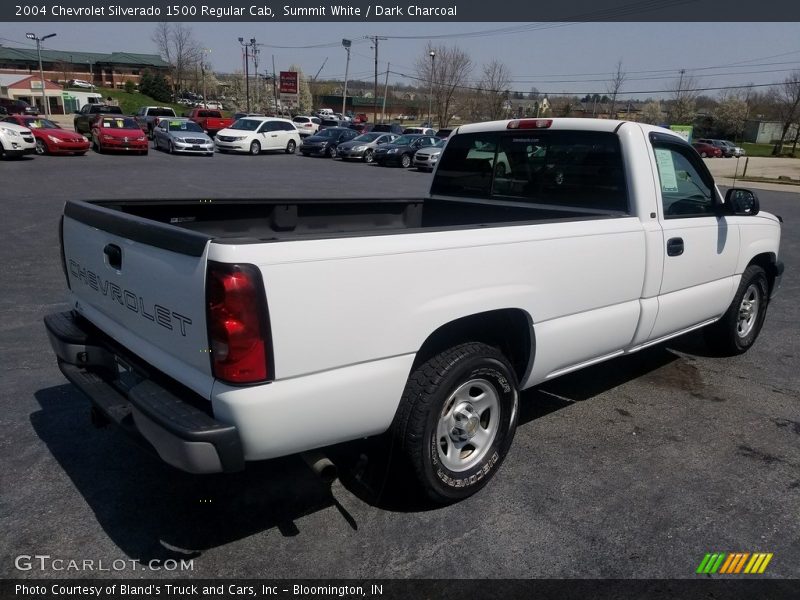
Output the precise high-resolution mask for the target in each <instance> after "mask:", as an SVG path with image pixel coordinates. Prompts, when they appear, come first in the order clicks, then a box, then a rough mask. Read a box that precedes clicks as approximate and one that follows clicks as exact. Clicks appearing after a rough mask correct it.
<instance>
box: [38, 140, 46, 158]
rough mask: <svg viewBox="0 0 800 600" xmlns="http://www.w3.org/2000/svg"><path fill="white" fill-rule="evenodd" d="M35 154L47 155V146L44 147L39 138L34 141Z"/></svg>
mask: <svg viewBox="0 0 800 600" xmlns="http://www.w3.org/2000/svg"><path fill="white" fill-rule="evenodd" d="M36 154H39V155H42V154H47V146H45V145H44V140H43V139H41V138H40V139H37V140H36Z"/></svg>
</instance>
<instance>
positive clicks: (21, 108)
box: [0, 98, 39, 117]
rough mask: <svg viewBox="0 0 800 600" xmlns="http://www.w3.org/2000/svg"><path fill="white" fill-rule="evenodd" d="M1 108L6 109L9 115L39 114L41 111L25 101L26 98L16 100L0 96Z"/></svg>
mask: <svg viewBox="0 0 800 600" xmlns="http://www.w3.org/2000/svg"><path fill="white" fill-rule="evenodd" d="M0 108H4V109H6V114H9V115H33V116H34V117H35V116H38V114H39V111H38V110H37V109H36V108H34V107H33V106H31V105H30V104H28V103H27V102H25V101H24V100H14V99H13V98H0Z"/></svg>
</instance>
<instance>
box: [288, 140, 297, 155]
mask: <svg viewBox="0 0 800 600" xmlns="http://www.w3.org/2000/svg"><path fill="white" fill-rule="evenodd" d="M295 150H297V144H296V143H295V141H294V140H289V143H288V144H286V154H294V151H295Z"/></svg>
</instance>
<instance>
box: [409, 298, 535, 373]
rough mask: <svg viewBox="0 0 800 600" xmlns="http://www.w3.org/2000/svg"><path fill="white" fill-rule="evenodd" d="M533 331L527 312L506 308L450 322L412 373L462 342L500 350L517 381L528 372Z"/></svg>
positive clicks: (421, 352) (422, 350)
mask: <svg viewBox="0 0 800 600" xmlns="http://www.w3.org/2000/svg"><path fill="white" fill-rule="evenodd" d="M532 334H533V330H532V327H531V319H530V316H529V315H528V313H526V312H525V311H523V310H521V309H518V308H506V309H500V310H492V311H488V312H483V313H477V314H474V315H469V316H467V317H462V318H460V319H456V320H455V321H451V322H449V323H446V324H445V325H442V326H441V327H439V328H438V329H437V330H436V331H434V332H433V333H432V334H431V335H429V336H428V338H427V339H426V340H425V342H424V343H423V344H422V347H421V348H420V349H419V351H418V352H417V356H416V358H415V359H414V366H413V367H412V370H413V369H415V368H416V367H417V366H419V365H421V364H422V363H424V362H425V361H427V360H428V359H430V358H432V357H434V356H436V355H437V354H439V353H440V352H443V351H444V350H447V349H448V348H452V347H453V346H456V345H458V344H461V343H463V342H483V343H485V344H488V345H490V346H494V347H495V348H498V349H499V350H500V351H501V352H502V353H503V354H504V355H505V357H506V358H507V359H508V360H509V362H510V363H511V365H512V367H514V372H515V373H516V375H517V380H518V381H520V382H522V380H523V379H524V378H525V376H526V375H527V373H528V370H529V367H530V363H531V358H532V355H533V340H532V337H533V335H532Z"/></svg>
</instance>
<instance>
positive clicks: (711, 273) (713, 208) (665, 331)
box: [650, 133, 739, 340]
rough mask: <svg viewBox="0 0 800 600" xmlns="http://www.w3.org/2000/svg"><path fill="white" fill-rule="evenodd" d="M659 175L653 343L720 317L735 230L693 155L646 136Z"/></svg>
mask: <svg viewBox="0 0 800 600" xmlns="http://www.w3.org/2000/svg"><path fill="white" fill-rule="evenodd" d="M650 142H651V147H652V152H653V156H652V159H653V160H654V162H655V166H656V169H657V172H658V183H659V189H658V192H659V195H660V200H661V202H660V203H659V219H660V221H661V227H662V233H663V245H662V251H663V252H664V270H663V274H662V278H661V288H660V291H659V301H658V316H657V317H656V321H655V324H654V327H653V330H652V332H651V334H650V339H651V340H655V339H659V338H661V337H664V336H668V335H670V334H671V333H675V332H677V331H680V330H683V329H687V328H689V327H692V326H694V325H699V324H701V323H704V322H708V321H710V320H712V319H714V318H716V317H719V316H720V315H721V314H722V313H724V312H725V310H726V309H727V307H728V304H729V303H730V300H731V297H732V295H733V291H734V284H735V282H734V272H735V270H736V263H737V258H738V254H739V227H738V225H736V224H735V223H733V222H731V220H730V217H729V216H726V215H725V214H724V211H723V210H722V207H723V204H722V199H721V198H720V196H719V192H718V190H717V188H716V186H715V185H714V180H713V178H712V177H711V174H710V173H709V171H708V169H707V168H706V166H705V164H704V163H703V160H702V159H701V158H700V156H699V155H698V154H697V152H696V151H695V150H694V149H693V148H692V147H691V146H689V145H688V144H686V143H684V142H683V141H681V140H676V139H675V137H674V136H671V135H665V134H659V133H652V134H651V135H650Z"/></svg>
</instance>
